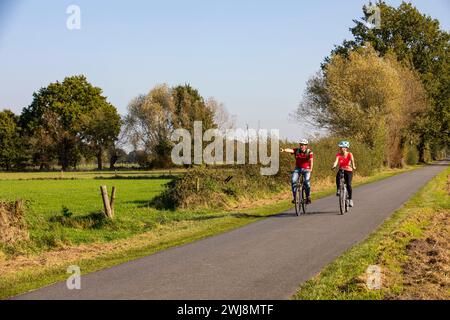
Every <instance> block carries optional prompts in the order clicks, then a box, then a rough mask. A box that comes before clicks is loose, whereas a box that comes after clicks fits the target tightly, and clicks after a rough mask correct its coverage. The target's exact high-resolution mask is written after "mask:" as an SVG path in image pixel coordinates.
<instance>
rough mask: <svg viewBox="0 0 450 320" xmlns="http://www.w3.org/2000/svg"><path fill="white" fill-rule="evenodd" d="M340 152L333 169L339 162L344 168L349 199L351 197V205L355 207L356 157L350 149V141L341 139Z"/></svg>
mask: <svg viewBox="0 0 450 320" xmlns="http://www.w3.org/2000/svg"><path fill="white" fill-rule="evenodd" d="M338 146H339V152H338V153H337V154H336V160H335V161H334V164H333V169H335V168H336V166H337V165H338V164H339V169H340V170H344V179H345V184H346V185H347V192H348V199H349V206H350V207H353V200H352V178H353V170H354V169H356V165H355V158H354V157H353V154H352V153H351V152H349V151H348V149H349V148H350V142H348V141H341V142H339V145H338ZM339 183H340V179H339V171H338V173H337V175H336V187H337V192H336V196H339Z"/></svg>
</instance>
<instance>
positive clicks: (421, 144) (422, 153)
mask: <svg viewBox="0 0 450 320" xmlns="http://www.w3.org/2000/svg"><path fill="white" fill-rule="evenodd" d="M417 150H418V151H419V162H420V163H425V150H426V144H425V139H424V137H423V136H421V137H420V138H419V144H418V145H417Z"/></svg>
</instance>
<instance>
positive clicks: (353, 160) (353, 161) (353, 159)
mask: <svg viewBox="0 0 450 320" xmlns="http://www.w3.org/2000/svg"><path fill="white" fill-rule="evenodd" d="M351 157H352V167H353V169H354V170H356V164H355V158H353V153H352V154H351Z"/></svg>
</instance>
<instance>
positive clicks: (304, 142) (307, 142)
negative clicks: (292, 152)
mask: <svg viewBox="0 0 450 320" xmlns="http://www.w3.org/2000/svg"><path fill="white" fill-rule="evenodd" d="M299 144H305V145H307V144H309V141H308V139H300V141H299Z"/></svg>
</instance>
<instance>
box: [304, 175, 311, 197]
mask: <svg viewBox="0 0 450 320" xmlns="http://www.w3.org/2000/svg"><path fill="white" fill-rule="evenodd" d="M302 174H303V185H304V186H305V190H306V197H307V198H309V197H310V196H311V182H310V178H311V172H310V171H309V170H305V169H302Z"/></svg>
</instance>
